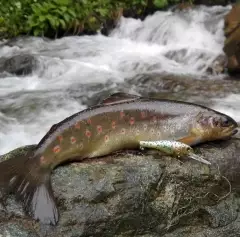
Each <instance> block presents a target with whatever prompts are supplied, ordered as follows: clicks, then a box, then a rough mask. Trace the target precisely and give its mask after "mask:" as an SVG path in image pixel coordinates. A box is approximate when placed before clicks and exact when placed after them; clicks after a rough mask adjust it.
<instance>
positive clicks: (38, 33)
mask: <svg viewBox="0 0 240 237" xmlns="http://www.w3.org/2000/svg"><path fill="white" fill-rule="evenodd" d="M41 34H42V30H40V29H38V28H36V29H34V30H33V35H34V36H39V35H41Z"/></svg>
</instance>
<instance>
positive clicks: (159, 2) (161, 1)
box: [153, 0, 168, 8]
mask: <svg viewBox="0 0 240 237" xmlns="http://www.w3.org/2000/svg"><path fill="white" fill-rule="evenodd" d="M153 4H154V5H155V6H156V7H158V8H163V7H165V6H166V5H167V4H168V1H167V0H154V1H153Z"/></svg>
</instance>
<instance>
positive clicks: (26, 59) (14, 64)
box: [0, 54, 37, 76]
mask: <svg viewBox="0 0 240 237" xmlns="http://www.w3.org/2000/svg"><path fill="white" fill-rule="evenodd" d="M36 64H37V60H36V58H35V57H34V56H33V55H28V54H21V55H15V56H12V57H10V58H0V73H4V72H8V73H11V74H16V75H18V76H22V75H27V74H30V73H32V71H33V70H34V68H35V67H36Z"/></svg>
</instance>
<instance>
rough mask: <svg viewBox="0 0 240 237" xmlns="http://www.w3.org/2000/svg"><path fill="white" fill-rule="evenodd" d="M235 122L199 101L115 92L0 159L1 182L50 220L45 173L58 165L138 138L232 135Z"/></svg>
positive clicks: (54, 217)
mask: <svg viewBox="0 0 240 237" xmlns="http://www.w3.org/2000/svg"><path fill="white" fill-rule="evenodd" d="M236 127H237V123H236V122H235V121H234V120H233V119H232V118H230V117H228V116H227V115H224V114H221V113H219V112H217V111H214V110H211V109H209V108H206V107H203V106H200V105H195V104H191V103H185V102H179V101H169V100H155V99H150V98H142V97H139V96H135V95H129V94H124V93H116V94H114V95H111V96H110V97H108V98H107V99H105V100H104V101H103V102H101V103H100V104H98V105H96V106H93V107H91V108H88V109H86V110H83V111H81V112H79V113H76V114H74V115H72V116H70V117H68V118H66V119H64V120H63V121H62V122H60V123H58V124H55V125H53V126H52V128H51V129H50V130H49V131H48V132H47V134H46V135H45V136H44V137H43V138H42V139H41V141H40V142H39V144H38V145H37V148H36V149H35V150H34V151H32V152H29V154H27V155H25V156H23V157H17V158H13V159H9V160H6V161H3V162H1V163H0V187H1V188H6V190H10V191H12V192H14V193H15V195H16V196H17V197H18V198H19V199H20V200H22V202H23V207H24V210H25V211H26V213H27V214H29V215H30V216H31V217H32V218H34V219H35V220H40V222H42V223H44V224H52V225H55V224H56V223H57V222H58V219H59V214H58V209H57V207H56V202H55V200H54V195H53V191H52V187H51V182H50V176H51V171H52V170H53V169H54V168H55V167H56V166H57V165H59V164H61V163H63V162H66V161H70V160H80V161H82V160H84V159H85V158H92V157H99V156H104V155H107V154H110V153H112V152H114V151H118V150H122V149H129V148H130V149H134V148H137V149H138V148H139V142H140V141H156V140H176V141H180V142H182V143H185V144H187V145H194V144H198V143H201V142H205V141H208V140H216V139H221V138H222V137H226V136H231V135H233V133H234V131H235V130H234V129H235V128H236Z"/></svg>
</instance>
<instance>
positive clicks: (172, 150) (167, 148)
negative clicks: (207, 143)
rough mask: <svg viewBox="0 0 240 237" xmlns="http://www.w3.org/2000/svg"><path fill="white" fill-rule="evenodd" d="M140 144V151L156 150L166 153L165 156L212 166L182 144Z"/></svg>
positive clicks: (165, 142) (174, 142)
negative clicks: (188, 159) (186, 158)
mask: <svg viewBox="0 0 240 237" xmlns="http://www.w3.org/2000/svg"><path fill="white" fill-rule="evenodd" d="M139 144H140V149H145V148H151V149H156V150H160V151H162V152H164V153H165V154H168V155H171V156H176V157H178V158H180V157H183V156H188V157H190V158H192V159H194V160H197V161H199V162H202V163H204V164H207V165H211V163H210V162H209V161H207V160H205V159H204V158H203V157H201V156H200V155H196V154H195V153H194V151H193V148H192V147H191V146H189V145H187V144H185V143H182V142H178V141H170V140H161V141H140V142H139Z"/></svg>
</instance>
